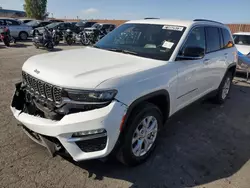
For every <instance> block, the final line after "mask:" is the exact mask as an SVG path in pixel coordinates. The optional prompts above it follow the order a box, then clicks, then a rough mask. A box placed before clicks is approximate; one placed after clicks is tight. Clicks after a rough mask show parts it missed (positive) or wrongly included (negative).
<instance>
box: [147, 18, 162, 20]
mask: <svg viewBox="0 0 250 188" xmlns="http://www.w3.org/2000/svg"><path fill="white" fill-rule="evenodd" d="M150 19H160V18H144V20H150Z"/></svg>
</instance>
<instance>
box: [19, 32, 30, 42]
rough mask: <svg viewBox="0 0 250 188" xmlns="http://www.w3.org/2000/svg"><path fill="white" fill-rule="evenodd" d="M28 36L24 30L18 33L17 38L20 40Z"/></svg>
mask: <svg viewBox="0 0 250 188" xmlns="http://www.w3.org/2000/svg"><path fill="white" fill-rule="evenodd" d="M28 36H29V35H28V33H26V32H24V31H22V32H20V33H19V38H20V39H21V40H27V39H28Z"/></svg>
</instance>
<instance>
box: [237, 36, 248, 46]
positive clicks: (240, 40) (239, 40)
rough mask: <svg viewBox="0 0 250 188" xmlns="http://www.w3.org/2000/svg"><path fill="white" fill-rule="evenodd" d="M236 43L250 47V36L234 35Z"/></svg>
mask: <svg viewBox="0 0 250 188" xmlns="http://www.w3.org/2000/svg"><path fill="white" fill-rule="evenodd" d="M233 37H234V43H235V44H238V45H247V46H250V35H238V34H237V35H234V36H233Z"/></svg>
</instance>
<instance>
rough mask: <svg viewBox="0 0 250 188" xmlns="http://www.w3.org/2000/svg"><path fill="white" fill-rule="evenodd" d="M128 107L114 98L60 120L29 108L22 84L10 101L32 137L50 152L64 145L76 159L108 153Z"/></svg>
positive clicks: (113, 144) (25, 129)
mask: <svg viewBox="0 0 250 188" xmlns="http://www.w3.org/2000/svg"><path fill="white" fill-rule="evenodd" d="M126 110H127V107H126V106H125V105H124V104H122V103H119V102H117V101H113V102H111V103H110V104H109V105H108V106H106V107H103V108H99V109H94V110H90V111H85V112H78V113H72V114H68V115H64V116H63V117H62V118H61V119H60V120H52V119H47V118H45V117H41V116H39V114H38V115H34V114H29V112H27V109H26V107H25V93H24V92H23V91H22V87H21V84H17V85H16V92H15V94H14V96H13V100H12V103H11V111H12V113H13V115H14V116H15V118H16V119H17V120H18V121H19V122H20V123H21V124H22V125H23V127H24V131H25V133H26V134H27V135H28V136H29V137H30V138H31V139H32V140H34V141H35V142H37V143H38V144H41V145H43V146H45V147H47V148H48V150H49V151H50V153H51V154H53V153H54V152H55V151H57V150H59V149H60V148H61V147H63V148H64V149H65V150H66V151H67V153H69V154H70V156H71V157H72V158H73V159H74V160H75V161H81V160H87V159H94V158H101V157H105V156H107V155H108V154H109V153H110V152H111V151H112V150H113V148H114V146H115V144H116V142H117V140H118V137H119V134H120V130H119V126H120V123H121V121H122V117H123V116H124V114H125V113H126ZM100 130H101V131H100ZM99 131H100V132H99Z"/></svg>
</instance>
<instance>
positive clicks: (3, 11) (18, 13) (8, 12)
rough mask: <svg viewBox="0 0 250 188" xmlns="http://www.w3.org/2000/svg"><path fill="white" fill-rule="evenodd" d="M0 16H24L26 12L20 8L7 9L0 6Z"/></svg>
mask: <svg viewBox="0 0 250 188" xmlns="http://www.w3.org/2000/svg"><path fill="white" fill-rule="evenodd" d="M0 17H12V18H18V17H26V13H25V12H24V11H20V10H8V9H2V8H1V7H0Z"/></svg>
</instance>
